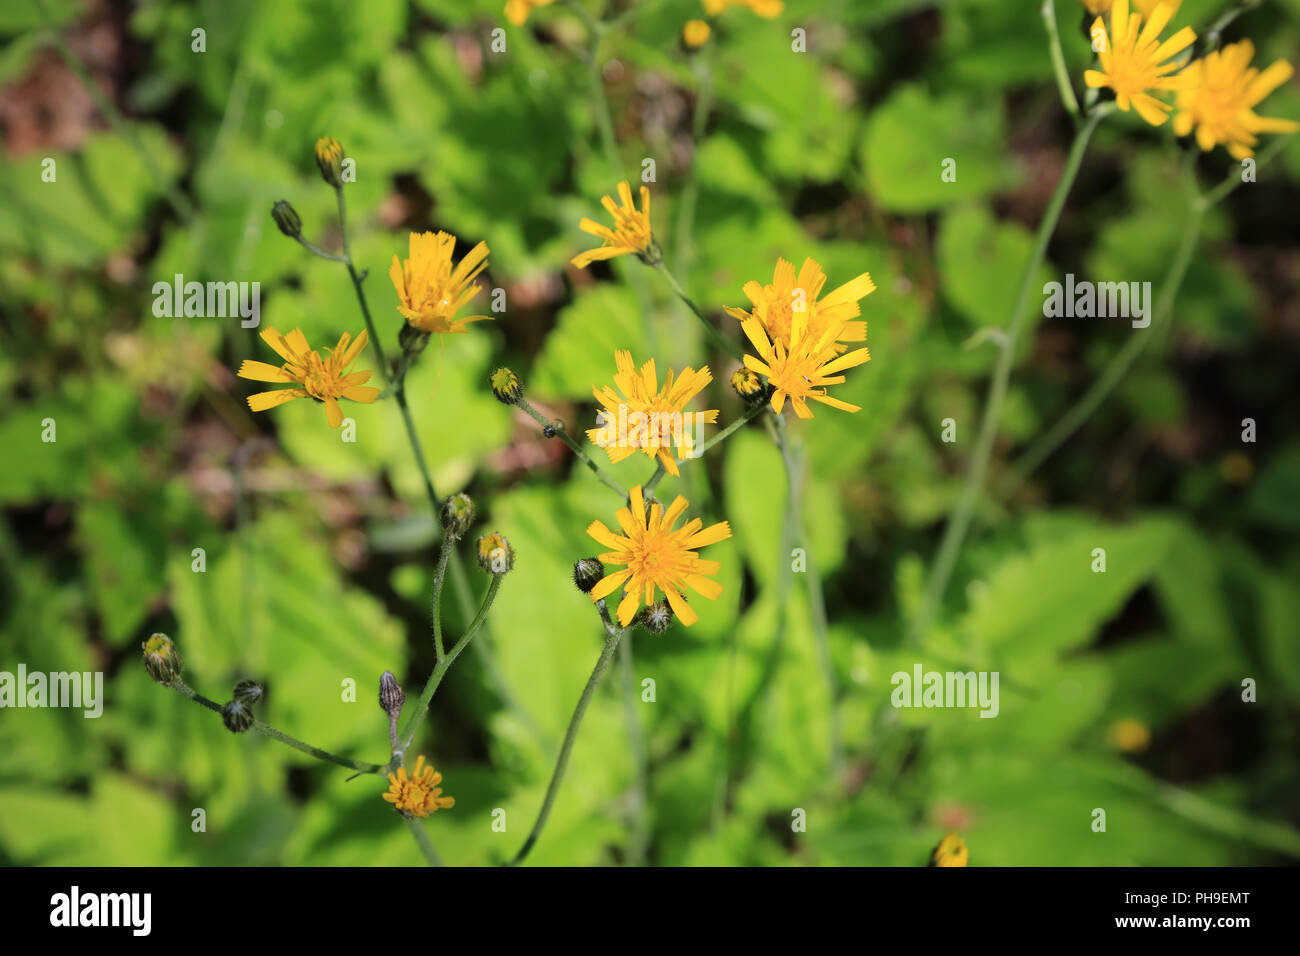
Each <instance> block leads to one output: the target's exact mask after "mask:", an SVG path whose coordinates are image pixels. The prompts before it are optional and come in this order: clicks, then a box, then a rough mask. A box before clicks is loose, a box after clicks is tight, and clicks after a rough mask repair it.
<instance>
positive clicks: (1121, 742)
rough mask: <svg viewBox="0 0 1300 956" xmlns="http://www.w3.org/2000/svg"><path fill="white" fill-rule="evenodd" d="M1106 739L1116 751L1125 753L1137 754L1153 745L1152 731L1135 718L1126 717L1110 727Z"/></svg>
mask: <svg viewBox="0 0 1300 956" xmlns="http://www.w3.org/2000/svg"><path fill="white" fill-rule="evenodd" d="M1106 739H1107V740H1108V741H1110V745H1111V746H1112V747H1114V748H1115V749H1116V750H1122V751H1123V752H1124V753H1137V752H1139V751H1142V750H1146V749H1147V745H1148V744H1150V743H1151V731H1150V730H1148V729H1147V725H1146V724H1144V723H1142V721H1140V720H1138V719H1137V718H1135V717H1125V718H1124V719H1123V720H1117V721H1115V723H1113V724H1111V725H1110V729H1109V730H1108V731H1107V732H1106Z"/></svg>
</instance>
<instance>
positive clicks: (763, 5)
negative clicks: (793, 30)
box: [704, 0, 785, 20]
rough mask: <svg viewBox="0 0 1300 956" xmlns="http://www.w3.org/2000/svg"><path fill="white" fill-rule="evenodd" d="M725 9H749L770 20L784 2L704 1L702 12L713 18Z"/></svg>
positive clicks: (764, 0) (754, 0) (776, 0)
mask: <svg viewBox="0 0 1300 956" xmlns="http://www.w3.org/2000/svg"><path fill="white" fill-rule="evenodd" d="M727 7H749V9H751V10H753V11H754V12H755V13H757V14H758V15H759V16H760V17H767V19H769V20H771V19H772V18H773V17H775V16H779V15H780V13H781V11H782V10H783V9H784V8H785V3H784V0H704V12H705V13H707V14H709V16H713V15H714V14H718V13H721V12H722V11H723V10H725V9H727Z"/></svg>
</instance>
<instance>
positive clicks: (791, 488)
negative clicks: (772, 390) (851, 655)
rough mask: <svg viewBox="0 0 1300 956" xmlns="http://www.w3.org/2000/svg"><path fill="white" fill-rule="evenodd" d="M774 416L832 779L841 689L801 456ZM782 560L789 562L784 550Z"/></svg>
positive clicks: (838, 758) (839, 747)
mask: <svg viewBox="0 0 1300 956" xmlns="http://www.w3.org/2000/svg"><path fill="white" fill-rule="evenodd" d="M774 417H775V419H776V436H777V448H778V449H780V451H781V462H782V464H783V465H784V466H785V481H786V488H787V497H786V508H787V509H788V511H789V518H788V520H789V523H790V527H791V530H792V531H793V532H794V533H795V534H796V535H797V536H798V540H799V543H800V544H801V545H802V546H803V549H804V559H805V562H806V565H805V570H806V574H805V578H806V580H807V582H808V604H809V611H810V615H811V617H812V629H813V643H814V644H815V645H816V648H817V660H818V663H819V665H820V666H821V669H822V678H823V679H824V680H825V682H826V697H827V701H826V702H827V708H828V710H829V727H830V729H829V746H828V753H829V764H830V773H831V777H832V779H834V778H836V777H838V775H839V771H840V766H841V764H842V762H843V756H844V755H843V744H842V734H841V731H840V690H839V681H838V680H837V679H836V677H835V662H834V660H833V659H832V657H831V645H830V634H829V629H828V627H827V620H826V596H825V594H824V593H823V592H822V581H821V576H820V574H819V573H818V570H817V562H816V560H815V559H814V553H813V547H812V542H811V541H809V540H808V533H807V531H806V529H805V528H804V523H803V505H802V498H803V474H802V473H803V460H802V456H801V454H800V452H799V450H798V449H797V448H795V447H794V445H793V443H792V442H791V441H790V433H789V429H787V427H786V424H785V419H784V418H783V417H782V416H780V415H776V416H774ZM782 560H784V561H787V562H789V561H790V555H789V554H788V553H787V554H785V555H784V556H783V557H782Z"/></svg>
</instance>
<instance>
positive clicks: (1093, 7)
mask: <svg viewBox="0 0 1300 956" xmlns="http://www.w3.org/2000/svg"><path fill="white" fill-rule="evenodd" d="M1082 2H1083V5H1084V6H1085V7H1087V8H1088V12H1089V13H1095V14H1102V13H1109V12H1110V8H1111V6H1112V5H1113V4H1114V2H1115V0H1082ZM1133 2H1134V4H1136V6H1137V8H1138V11H1139V12H1141V14H1142V16H1144V17H1149V16H1151V11H1153V10H1154V9H1155V8H1156V7H1157V5H1159V4H1160V3H1167V4H1169V6H1171V7H1173V9H1172V10H1171V11H1170V13H1177V12H1178V8H1179V7H1181V6H1182V5H1183V0H1133Z"/></svg>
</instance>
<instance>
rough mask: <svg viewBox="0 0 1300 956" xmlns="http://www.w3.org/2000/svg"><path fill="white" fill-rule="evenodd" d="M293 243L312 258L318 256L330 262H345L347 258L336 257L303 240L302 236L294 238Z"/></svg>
mask: <svg viewBox="0 0 1300 956" xmlns="http://www.w3.org/2000/svg"><path fill="white" fill-rule="evenodd" d="M293 238H294V241H295V242H296V243H298V245H300V246H302V247H303V248H304V249H306V250H307V251H308V252H310V253H311V254H312V255H314V256H320V257H321V258H322V259H328V260H329V261H330V262H347V261H348V258H347V256H336V255H334V253H332V252H326V251H325V250H324V249H322V248H321V247H320V246H318V245H316V243H314V242H310V241H308V240H306V239H304V238H303V237H302V236H294V237H293Z"/></svg>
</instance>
